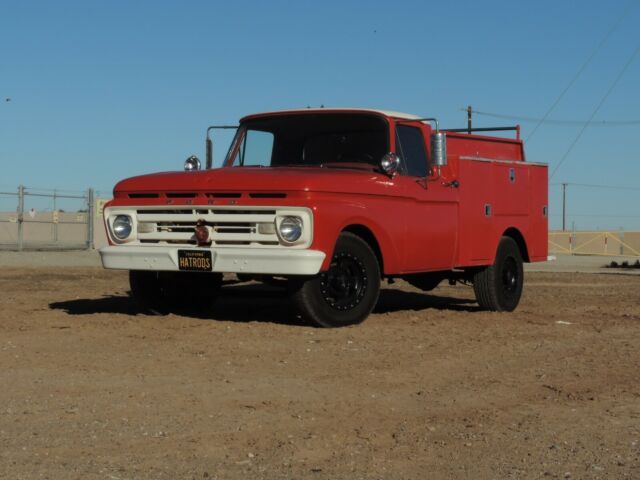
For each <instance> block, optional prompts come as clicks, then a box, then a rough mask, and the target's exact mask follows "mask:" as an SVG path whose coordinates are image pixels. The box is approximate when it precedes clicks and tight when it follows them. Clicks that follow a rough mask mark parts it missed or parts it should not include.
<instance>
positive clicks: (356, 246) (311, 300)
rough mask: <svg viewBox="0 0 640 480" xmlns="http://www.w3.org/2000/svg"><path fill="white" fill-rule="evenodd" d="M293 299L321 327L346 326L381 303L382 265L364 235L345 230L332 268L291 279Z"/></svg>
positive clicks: (332, 262)
mask: <svg viewBox="0 0 640 480" xmlns="http://www.w3.org/2000/svg"><path fill="white" fill-rule="evenodd" d="M291 287H292V301H293V303H294V304H295V306H296V307H297V308H298V310H299V311H300V313H301V314H302V317H303V318H304V319H306V320H308V321H310V322H312V323H314V324H316V325H318V326H321V327H344V326H346V325H353V324H356V323H361V322H362V321H364V320H365V319H366V318H367V317H368V316H369V314H370V313H371V311H372V310H373V308H374V307H375V306H376V303H377V302H378V293H379V291H380V266H379V265H378V259H377V258H376V255H375V253H373V250H372V249H371V247H370V246H369V244H368V243H367V242H365V241H364V240H363V239H362V238H360V237H358V236H357V235H354V234H352V233H348V232H345V233H342V234H341V235H340V237H339V238H338V241H337V243H336V248H335V250H334V252H333V258H332V259H331V265H330V266H329V270H327V271H326V272H321V273H320V274H318V275H316V276H314V277H311V278H305V279H298V280H291Z"/></svg>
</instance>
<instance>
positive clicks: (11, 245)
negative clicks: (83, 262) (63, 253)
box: [0, 185, 95, 250]
mask: <svg viewBox="0 0 640 480" xmlns="http://www.w3.org/2000/svg"><path fill="white" fill-rule="evenodd" d="M94 204H95V201H94V191H93V189H91V188H89V189H87V190H85V191H69V190H50V189H37V188H29V187H25V186H22V185H20V186H19V187H18V188H17V189H16V190H15V191H7V190H6V189H3V191H1V192H0V248H1V249H5V250H46V249H52V250H65V249H89V248H93V243H94V241H93V240H94V217H95V209H94Z"/></svg>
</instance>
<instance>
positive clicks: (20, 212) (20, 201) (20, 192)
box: [18, 185, 24, 252]
mask: <svg viewBox="0 0 640 480" xmlns="http://www.w3.org/2000/svg"><path fill="white" fill-rule="evenodd" d="M23 222H24V185H19V186H18V251H19V252H21V251H22V247H23V243H24V225H23Z"/></svg>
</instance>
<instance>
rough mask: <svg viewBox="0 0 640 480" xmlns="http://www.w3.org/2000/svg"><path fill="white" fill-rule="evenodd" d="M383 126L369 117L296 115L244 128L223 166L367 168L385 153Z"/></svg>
mask: <svg viewBox="0 0 640 480" xmlns="http://www.w3.org/2000/svg"><path fill="white" fill-rule="evenodd" d="M388 139H389V135H388V125H387V122H386V120H384V119H383V118H382V117H378V116H376V115H371V114H347V113H343V114H334V113H328V114H325V113H321V114H298V115H278V116H272V117H265V118H259V119H255V120H250V121H248V122H246V123H244V124H243V125H242V126H241V127H240V128H239V129H238V132H237V134H236V138H235V139H234V141H233V142H232V144H231V149H230V150H229V153H228V155H227V160H226V162H225V164H226V165H227V166H235V167H240V166H244V167H249V166H252V167H255V166H261V167H282V166H327V167H330V166H333V167H345V168H373V167H375V166H376V165H377V164H378V162H379V160H380V159H381V158H382V156H383V155H384V154H385V153H387V152H388V151H389V140H388Z"/></svg>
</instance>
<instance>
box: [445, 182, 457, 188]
mask: <svg viewBox="0 0 640 480" xmlns="http://www.w3.org/2000/svg"><path fill="white" fill-rule="evenodd" d="M442 185H444V186H445V187H451V188H460V182H459V181H458V180H452V181H451V182H442Z"/></svg>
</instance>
